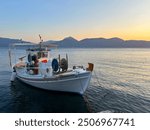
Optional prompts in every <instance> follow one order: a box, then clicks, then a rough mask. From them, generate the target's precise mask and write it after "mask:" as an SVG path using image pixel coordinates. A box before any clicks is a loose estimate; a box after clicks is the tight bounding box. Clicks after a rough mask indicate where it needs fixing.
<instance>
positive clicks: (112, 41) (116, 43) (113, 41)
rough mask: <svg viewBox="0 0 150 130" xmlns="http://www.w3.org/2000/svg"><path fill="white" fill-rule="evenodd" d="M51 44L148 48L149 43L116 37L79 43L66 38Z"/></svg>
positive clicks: (85, 46)
mask: <svg viewBox="0 0 150 130" xmlns="http://www.w3.org/2000/svg"><path fill="white" fill-rule="evenodd" d="M46 43H47V42H46ZM51 43H53V44H57V45H58V47H60V48H150V41H144V40H123V39H120V38H117V37H114V38H109V39H106V38H86V39H83V40H80V41H78V40H76V39H74V38H72V37H67V38H65V39H63V40H61V41H54V42H51Z"/></svg>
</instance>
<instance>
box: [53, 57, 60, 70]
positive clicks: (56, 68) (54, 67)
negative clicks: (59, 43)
mask: <svg viewBox="0 0 150 130" xmlns="http://www.w3.org/2000/svg"><path fill="white" fill-rule="evenodd" d="M52 69H53V71H54V72H57V71H58V69H59V63H58V61H57V59H53V60H52Z"/></svg>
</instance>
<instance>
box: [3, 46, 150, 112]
mask: <svg viewBox="0 0 150 130" xmlns="http://www.w3.org/2000/svg"><path fill="white" fill-rule="evenodd" d="M60 51H61V54H62V55H63V54H65V53H66V52H67V53H68V54H69V63H70V66H72V65H87V62H92V63H94V65H95V68H94V72H93V77H92V80H91V83H90V86H89V88H88V89H87V91H86V93H85V94H84V95H83V96H80V95H77V94H70V93H60V92H51V91H44V90H40V89H36V88H32V87H31V86H28V85H26V84H24V83H22V82H20V81H18V80H16V81H15V82H14V84H13V85H12V84H11V83H10V81H9V79H10V76H11V70H10V68H9V62H8V50H7V49H6V48H5V49H4V48H1V49H0V112H100V111H106V110H107V111H110V112H134V113H135V112H138V113H139V112H150V49H61V50H60ZM18 53H20V54H19V56H21V55H23V54H22V53H23V52H22V51H21V50H19V51H18ZM54 55H55V54H54Z"/></svg>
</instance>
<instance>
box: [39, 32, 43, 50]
mask: <svg viewBox="0 0 150 130" xmlns="http://www.w3.org/2000/svg"><path fill="white" fill-rule="evenodd" d="M39 38H40V43H39V45H40V50H41V48H42V43H43V39H42V37H41V35H40V34H39Z"/></svg>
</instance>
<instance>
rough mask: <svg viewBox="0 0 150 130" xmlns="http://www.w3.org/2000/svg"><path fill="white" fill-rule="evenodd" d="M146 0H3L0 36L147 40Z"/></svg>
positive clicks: (149, 19)
mask: <svg viewBox="0 0 150 130" xmlns="http://www.w3.org/2000/svg"><path fill="white" fill-rule="evenodd" d="M149 9H150V1H149V0H142V1H141V0H132V1H131V0H112V1H110V0H82V1H81V0H61V1H60V0H51V1H49V0H44V1H43V0H21V1H18V0H13V1H10V0H5V1H1V8H0V16H1V20H0V37H8V38H17V39H23V40H26V41H32V42H38V41H39V37H38V35H39V34H41V35H42V37H43V39H44V41H47V40H62V39H63V38H65V37H68V36H72V37H74V38H75V39H77V40H81V39H84V38H101V37H102V38H112V37H118V38H121V39H123V40H146V41H150V24H149V23H150V17H149V16H150V10H149Z"/></svg>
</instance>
